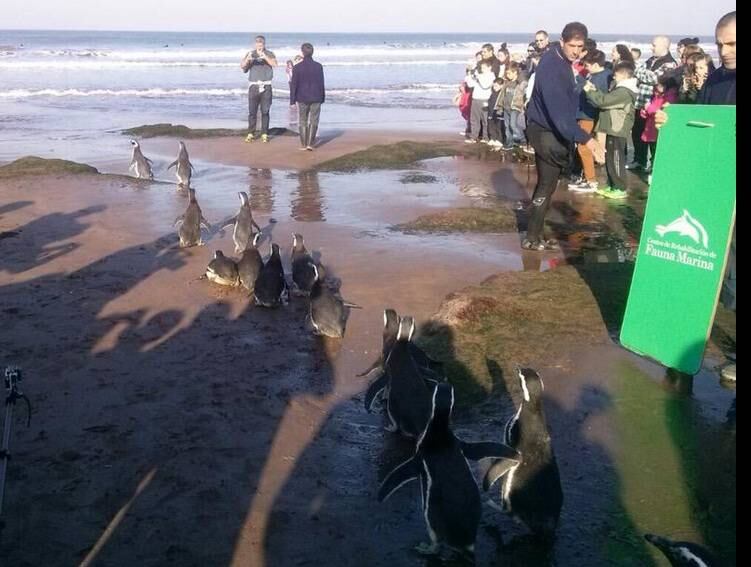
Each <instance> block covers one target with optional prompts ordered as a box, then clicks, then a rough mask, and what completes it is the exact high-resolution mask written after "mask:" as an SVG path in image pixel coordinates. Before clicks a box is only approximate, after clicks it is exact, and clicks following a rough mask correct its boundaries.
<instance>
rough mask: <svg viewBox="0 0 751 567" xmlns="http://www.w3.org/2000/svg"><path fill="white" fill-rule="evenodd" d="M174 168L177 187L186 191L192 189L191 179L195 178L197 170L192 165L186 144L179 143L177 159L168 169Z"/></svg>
mask: <svg viewBox="0 0 751 567" xmlns="http://www.w3.org/2000/svg"><path fill="white" fill-rule="evenodd" d="M173 167H176V169H175V176H176V177H177V186H178V187H179V188H185V189H187V188H188V187H190V178H191V177H192V176H193V172H194V171H195V168H194V167H193V164H192V163H190V156H188V148H186V147H185V142H179V151H178V153H177V159H176V160H175V161H173V162H172V163H171V164H169V165H168V166H167V169H171V168H173Z"/></svg>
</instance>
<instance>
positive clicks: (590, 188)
mask: <svg viewBox="0 0 751 567" xmlns="http://www.w3.org/2000/svg"><path fill="white" fill-rule="evenodd" d="M599 188H600V185H599V184H598V183H597V181H585V182H584V183H579V184H578V185H573V184H572V185H569V186H568V190H569V191H573V192H574V193H597V191H598V190H599Z"/></svg>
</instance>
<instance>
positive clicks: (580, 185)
mask: <svg viewBox="0 0 751 567" xmlns="http://www.w3.org/2000/svg"><path fill="white" fill-rule="evenodd" d="M581 62H582V65H583V66H584V68H585V69H586V72H587V74H588V77H589V81H590V82H591V83H592V84H593V85H594V86H595V88H596V89H597V90H598V91H599V92H601V93H603V94H604V93H607V92H608V91H609V90H610V82H611V80H612V78H613V73H612V72H611V71H610V70H609V69H606V68H605V63H606V62H607V58H606V56H605V54H604V53H603V52H602V51H600V50H597V49H595V50H594V51H591V52H589V53H587V55H586V56H585V57H584V58H583V59H582V61H581ZM581 96H582V99H581V100H580V102H579V115H578V116H577V119H578V122H579V126H581V128H582V129H583V130H584V131H586V132H588V133H590V134H591V133H592V132H594V129H595V124H596V123H597V119H598V118H599V115H600V111H599V109H598V108H597V107H596V106H594V105H593V104H592V103H591V102H590V101H589V98H588V97H587V94H586V93H582V95H581ZM577 152H578V154H579V159H580V160H581V166H582V176H581V178H580V179H577V180H575V181H574V182H572V183H571V184H570V185H569V186H568V188H569V190H570V191H575V192H578V193H595V192H597V190H598V189H599V185H598V183H597V171H596V170H595V157H594V155H592V152H590V151H589V149H588V148H587V147H586V146H585V145H584V144H578V145H577Z"/></svg>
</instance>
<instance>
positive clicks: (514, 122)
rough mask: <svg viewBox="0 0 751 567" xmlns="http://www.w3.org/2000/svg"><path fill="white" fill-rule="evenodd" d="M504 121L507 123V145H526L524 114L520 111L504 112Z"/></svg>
mask: <svg viewBox="0 0 751 567" xmlns="http://www.w3.org/2000/svg"><path fill="white" fill-rule="evenodd" d="M503 119H504V121H505V122H506V143H507V144H509V145H511V144H526V143H527V136H526V135H525V133H524V131H525V130H526V126H525V124H524V113H523V112H519V111H518V110H504V111H503Z"/></svg>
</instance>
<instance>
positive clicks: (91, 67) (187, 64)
mask: <svg viewBox="0 0 751 567" xmlns="http://www.w3.org/2000/svg"><path fill="white" fill-rule="evenodd" d="M319 61H320V62H321V63H322V64H323V65H324V66H325V67H391V66H398V67H423V66H444V65H465V64H466V62H467V60H466V58H465V59H454V60H430V59H422V60H405V61H386V60H384V61H328V60H326V59H319ZM164 67H174V68H191V67H192V68H217V69H219V68H231V69H237V68H239V65H238V62H237V61H233V62H231V63H230V62H219V61H114V60H112V61H101V60H98V61H29V60H23V59H21V60H8V61H0V69H9V70H17V71H20V70H24V69H25V70H42V69H48V70H67V71H71V70H82V71H107V70H109V71H116V70H120V69H156V68H164Z"/></svg>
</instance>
